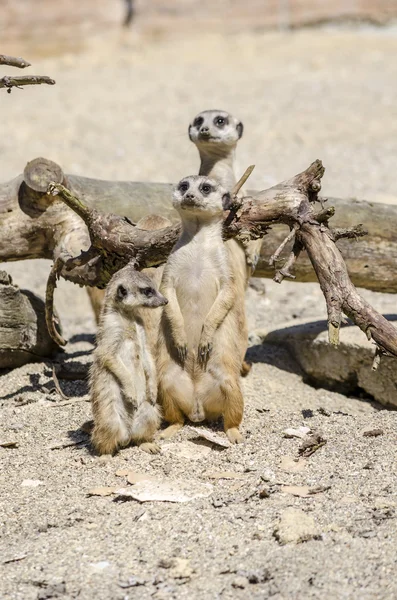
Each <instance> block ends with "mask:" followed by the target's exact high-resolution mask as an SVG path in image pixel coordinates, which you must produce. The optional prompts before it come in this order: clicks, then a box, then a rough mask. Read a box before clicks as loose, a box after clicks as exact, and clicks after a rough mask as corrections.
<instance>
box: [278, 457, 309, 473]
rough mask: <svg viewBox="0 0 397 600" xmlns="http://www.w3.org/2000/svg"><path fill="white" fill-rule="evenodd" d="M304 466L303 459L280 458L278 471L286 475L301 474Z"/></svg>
mask: <svg viewBox="0 0 397 600" xmlns="http://www.w3.org/2000/svg"><path fill="white" fill-rule="evenodd" d="M305 466H306V461H305V460H304V459H303V458H298V459H295V458H293V457H292V456H282V457H281V462H280V469H282V470H283V471H287V472H288V473H301V472H302V471H303V470H304V468H305Z"/></svg>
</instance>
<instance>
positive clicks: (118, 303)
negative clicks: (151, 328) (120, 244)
mask: <svg viewBox="0 0 397 600" xmlns="http://www.w3.org/2000/svg"><path fill="white" fill-rule="evenodd" d="M106 295H107V298H108V299H109V298H110V299H111V305H112V308H113V309H116V310H117V311H118V312H121V313H125V314H131V313H133V312H134V311H135V309H137V308H139V307H142V306H144V307H146V308H157V307H159V306H164V305H165V304H167V303H168V300H167V299H166V298H165V297H164V296H163V295H162V294H160V292H159V291H157V290H156V288H155V287H154V286H153V282H152V281H151V279H149V277H148V276H147V275H145V274H144V273H140V272H139V271H135V269H134V268H133V267H132V266H130V265H127V266H126V267H124V268H123V269H120V271H118V272H117V273H115V274H114V275H113V277H112V279H111V280H110V282H109V283H108V286H107V288H106ZM105 303H106V300H105Z"/></svg>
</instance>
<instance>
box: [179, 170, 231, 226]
mask: <svg viewBox="0 0 397 600" xmlns="http://www.w3.org/2000/svg"><path fill="white" fill-rule="evenodd" d="M172 198H173V201H172V204H173V206H174V208H175V209H176V210H177V211H178V212H179V214H180V215H181V216H182V217H183V215H187V214H192V215H194V216H199V215H200V214H202V215H203V216H204V215H207V216H210V217H213V216H217V215H221V214H222V213H223V211H224V210H227V209H229V208H230V206H231V198H230V194H229V192H227V191H226V190H225V189H224V188H223V187H222V186H221V185H220V184H219V183H217V182H216V181H214V180H213V179H209V178H208V177H202V176H200V175H190V176H189V177H184V178H183V179H182V180H181V181H180V182H179V183H178V185H177V186H176V188H175V190H174V193H173V197H172Z"/></svg>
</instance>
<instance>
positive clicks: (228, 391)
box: [222, 381, 244, 444]
mask: <svg viewBox="0 0 397 600" xmlns="http://www.w3.org/2000/svg"><path fill="white" fill-rule="evenodd" d="M222 391H223V393H224V395H225V409H224V413H223V423H224V428H225V433H226V435H227V437H228V439H229V441H230V442H232V444H241V443H242V442H243V441H244V438H243V436H242V435H241V433H240V432H239V430H238V428H239V426H240V423H241V421H242V420H243V412H244V399H243V395H242V393H241V389H240V385H239V383H238V382H237V381H235V382H228V383H227V384H225V385H222Z"/></svg>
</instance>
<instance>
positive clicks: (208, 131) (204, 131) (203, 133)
mask: <svg viewBox="0 0 397 600" xmlns="http://www.w3.org/2000/svg"><path fill="white" fill-rule="evenodd" d="M200 133H201V135H209V134H210V130H209V129H208V127H202V128H201V129H200Z"/></svg>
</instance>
